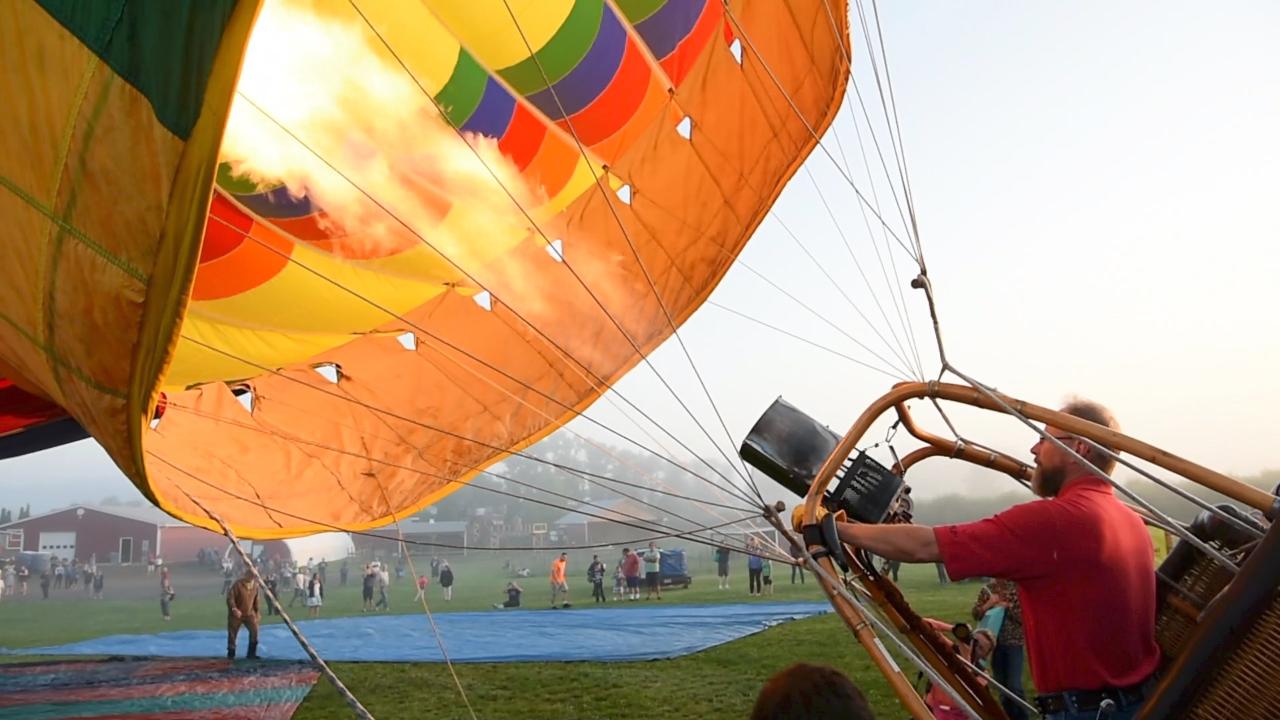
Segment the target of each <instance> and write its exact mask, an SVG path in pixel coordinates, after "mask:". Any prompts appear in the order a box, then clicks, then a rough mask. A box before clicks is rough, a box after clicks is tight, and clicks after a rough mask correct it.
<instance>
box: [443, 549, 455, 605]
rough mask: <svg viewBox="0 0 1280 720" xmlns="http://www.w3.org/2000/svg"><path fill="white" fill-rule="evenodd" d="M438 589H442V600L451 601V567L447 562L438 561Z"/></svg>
mask: <svg viewBox="0 0 1280 720" xmlns="http://www.w3.org/2000/svg"><path fill="white" fill-rule="evenodd" d="M440 587H442V588H444V599H445V600H446V601H448V600H452V599H453V566H452V565H450V564H449V561H448V560H443V559H442V560H441V561H440Z"/></svg>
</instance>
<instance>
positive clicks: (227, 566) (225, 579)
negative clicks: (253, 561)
mask: <svg viewBox="0 0 1280 720" xmlns="http://www.w3.org/2000/svg"><path fill="white" fill-rule="evenodd" d="M231 582H232V581H231V561H230V560H223V561H222V594H223V595H226V594H227V593H229V592H231Z"/></svg>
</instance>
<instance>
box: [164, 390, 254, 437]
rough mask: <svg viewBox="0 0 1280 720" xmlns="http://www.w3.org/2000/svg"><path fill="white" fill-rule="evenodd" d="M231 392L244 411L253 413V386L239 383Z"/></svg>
mask: <svg viewBox="0 0 1280 720" xmlns="http://www.w3.org/2000/svg"><path fill="white" fill-rule="evenodd" d="M231 394H232V395H235V396H236V402H238V403H240V407H242V408H244V411H245V412H247V413H249V414H250V415H252V414H253V404H254V396H253V388H251V387H248V386H247V385H240V386H238V387H234V388H231ZM158 421H159V418H156V420H154V421H153V422H158ZM153 427H154V426H153Z"/></svg>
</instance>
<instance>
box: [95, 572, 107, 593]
mask: <svg viewBox="0 0 1280 720" xmlns="http://www.w3.org/2000/svg"><path fill="white" fill-rule="evenodd" d="M104 580H105V579H104V578H103V577H102V570H101V569H99V570H98V572H97V573H96V574H95V575H94V576H93V598H94V599H95V600H101V599H102V585H103V582H104Z"/></svg>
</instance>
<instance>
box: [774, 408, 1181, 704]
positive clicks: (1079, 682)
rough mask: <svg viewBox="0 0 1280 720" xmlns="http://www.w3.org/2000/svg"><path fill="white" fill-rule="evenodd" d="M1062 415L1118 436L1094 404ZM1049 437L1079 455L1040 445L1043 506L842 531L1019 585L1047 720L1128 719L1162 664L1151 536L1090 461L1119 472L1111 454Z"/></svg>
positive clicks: (962, 573) (1065, 437)
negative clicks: (954, 521)
mask: <svg viewBox="0 0 1280 720" xmlns="http://www.w3.org/2000/svg"><path fill="white" fill-rule="evenodd" d="M1062 412H1063V413H1065V414H1067V415H1071V416H1073V417H1078V418H1081V419H1084V420H1088V421H1090V422H1093V423H1096V424H1098V425H1103V426H1105V427H1109V428H1112V429H1119V426H1118V424H1117V423H1116V420H1115V417H1114V416H1113V415H1112V414H1111V412H1110V411H1109V410H1107V409H1106V408H1105V407H1103V406H1102V405H1099V404H1097V403H1094V402H1090V401H1087V400H1075V401H1072V402H1070V403H1068V404H1067V405H1066V407H1064V408H1062ZM1044 433H1045V436H1048V437H1051V438H1055V439H1056V440H1058V441H1059V442H1061V443H1063V445H1065V446H1066V447H1067V448H1070V449H1071V450H1072V451H1073V452H1066V451H1064V450H1063V449H1062V448H1060V447H1058V446H1057V445H1056V444H1055V443H1053V442H1051V441H1049V440H1048V439H1046V437H1044V436H1042V437H1041V438H1040V439H1039V440H1038V441H1037V442H1036V444H1035V445H1033V446H1032V448H1031V453H1032V455H1033V456H1034V457H1035V472H1034V474H1033V476H1032V481H1031V488H1032V490H1033V491H1034V492H1035V493H1036V494H1037V495H1039V496H1040V497H1042V498H1044V499H1043V500H1036V501H1032V502H1028V503H1024V504H1021V505H1015V506H1014V507H1011V508H1009V509H1008V510H1006V511H1004V512H1001V513H998V514H996V515H994V516H992V517H990V518H986V519H985V520H979V521H977V522H971V523H963V524H959V525H944V526H940V527H932V528H931V527H923V526H918V525H865V524H861V523H837V532H838V534H839V536H840V539H841V540H843V541H844V542H845V543H848V544H849V545H852V546H855V547H860V548H863V549H865V550H867V551H869V552H871V553H873V554H875V555H879V556H881V557H883V558H886V559H888V560H900V561H903V562H916V563H929V562H941V563H943V564H944V565H945V567H946V570H947V574H948V575H950V576H951V578H952V579H955V580H961V579H964V578H971V577H996V578H1004V579H1007V580H1012V581H1013V582H1014V583H1016V584H1017V586H1018V593H1019V598H1020V600H1021V602H1022V618H1023V628H1024V630H1025V633H1026V646H1027V654H1028V657H1029V659H1030V662H1031V675H1032V677H1033V678H1034V680H1035V686H1036V688H1037V690H1039V691H1040V693H1041V694H1040V695H1039V696H1038V697H1037V698H1036V702H1037V704H1038V705H1039V706H1040V710H1041V712H1042V714H1043V715H1044V716H1045V718H1046V720H1078V719H1081V718H1088V720H1094V718H1097V717H1099V716H1100V715H1099V710H1100V709H1108V708H1109V709H1110V712H1109V713H1106V712H1104V713H1103V714H1102V715H1101V716H1102V717H1106V718H1108V720H1129V719H1130V718H1133V717H1135V716H1136V715H1137V713H1138V711H1139V710H1140V709H1141V706H1142V703H1143V700H1144V699H1145V696H1146V692H1147V690H1148V689H1149V688H1148V685H1149V683H1148V680H1149V679H1150V678H1151V675H1152V673H1153V672H1154V671H1155V669H1156V666H1157V665H1158V664H1159V662H1160V650H1159V647H1158V646H1157V645H1156V641H1155V614H1156V576H1155V567H1154V560H1153V552H1152V546H1151V538H1150V536H1149V535H1148V534H1147V531H1146V528H1145V527H1144V525H1143V522H1142V519H1141V518H1140V517H1139V516H1138V515H1137V513H1135V512H1133V510H1131V509H1129V508H1128V507H1127V506H1126V505H1125V504H1124V503H1122V502H1120V501H1119V500H1118V499H1117V498H1116V497H1115V495H1114V493H1113V491H1112V486H1111V484H1110V482H1109V481H1108V480H1107V479H1106V478H1104V477H1100V476H1099V475H1098V474H1097V473H1096V472H1095V471H1094V470H1092V469H1090V467H1089V465H1088V464H1086V463H1085V462H1082V460H1081V458H1083V459H1085V460H1087V461H1088V463H1089V464H1092V465H1093V466H1095V467H1097V468H1098V469H1100V470H1102V471H1103V472H1105V473H1111V472H1112V471H1113V470H1114V469H1115V464H1116V462H1115V458H1114V457H1113V456H1112V455H1111V454H1110V453H1108V452H1107V451H1106V450H1103V449H1100V448H1099V447H1095V446H1094V444H1093V443H1091V442H1089V441H1086V440H1084V439H1082V438H1079V437H1076V436H1074V435H1071V434H1070V433H1066V432H1064V431H1063V430H1061V429H1060V428H1056V427H1053V426H1052V425H1046V426H1045V428H1044ZM1073 453H1074V454H1073ZM796 517H797V518H798V515H797V516H796Z"/></svg>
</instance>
